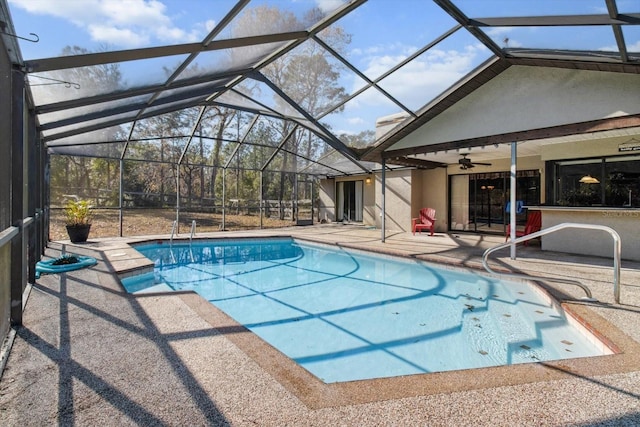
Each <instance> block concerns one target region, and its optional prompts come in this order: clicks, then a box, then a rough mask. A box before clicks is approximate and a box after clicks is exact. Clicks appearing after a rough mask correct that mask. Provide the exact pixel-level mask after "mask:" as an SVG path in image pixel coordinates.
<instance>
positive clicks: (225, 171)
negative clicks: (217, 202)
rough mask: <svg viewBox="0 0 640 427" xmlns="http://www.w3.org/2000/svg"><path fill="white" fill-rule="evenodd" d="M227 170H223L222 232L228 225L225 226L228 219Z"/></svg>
mask: <svg viewBox="0 0 640 427" xmlns="http://www.w3.org/2000/svg"><path fill="white" fill-rule="evenodd" d="M226 178H227V168H224V169H222V231H224V230H225V228H226V225H225V220H226V219H227V218H226V213H227V208H226V206H227V180H226ZM213 191H214V194H215V191H216V190H215V188H214V189H213Z"/></svg>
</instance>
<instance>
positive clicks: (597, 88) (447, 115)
mask: <svg viewBox="0 0 640 427" xmlns="http://www.w3.org/2000/svg"><path fill="white" fill-rule="evenodd" d="M585 88H588V90H585ZM638 99H640V75H635V74H623V73H610V72H602V71H584V70H569V69H562V68H545V67H528V66H512V67H510V68H509V69H507V70H505V71H504V72H502V73H501V74H500V75H499V76H497V77H496V78H494V79H492V80H491V81H489V82H487V83H485V84H484V85H483V86H481V87H480V88H478V89H477V90H475V91H474V92H473V93H471V94H469V95H468V96H466V97H465V98H464V99H463V100H461V101H460V102H458V103H456V104H454V105H452V106H451V107H450V108H448V109H447V110H446V111H444V112H442V113H441V114H440V115H439V116H437V117H435V118H433V119H432V120H431V121H429V122H428V123H427V124H425V125H424V126H422V127H421V128H420V129H418V130H416V131H415V132H413V133H411V134H410V135H407V137H405V138H404V139H402V140H401V141H399V142H398V143H396V144H394V145H393V147H391V149H393V150H396V149H402V148H410V147H420V146H425V145H429V144H437V143H442V142H449V141H459V140H464V139H468V138H477V137H482V136H489V135H499V134H505V133H510V132H519V131H526V130H533V129H544V128H546V127H551V126H560V125H567V124H573V123H580V122H586V121H591V120H600V119H604V118H611V117H623V116H626V115H630V114H639V113H640V102H638ZM461 118H463V119H461Z"/></svg>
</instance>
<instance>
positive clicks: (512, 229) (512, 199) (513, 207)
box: [509, 142, 518, 259]
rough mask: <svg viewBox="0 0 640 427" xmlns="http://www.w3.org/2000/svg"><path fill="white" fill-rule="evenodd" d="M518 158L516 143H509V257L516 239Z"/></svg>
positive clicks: (514, 246) (514, 254)
mask: <svg viewBox="0 0 640 427" xmlns="http://www.w3.org/2000/svg"><path fill="white" fill-rule="evenodd" d="M517 158H518V144H517V143H516V142H512V143H511V172H510V181H511V185H510V188H511V191H510V193H509V196H510V197H509V201H510V203H511V209H509V224H511V227H510V229H509V231H510V233H509V234H510V236H509V239H511V250H510V251H511V259H516V244H515V243H514V240H515V239H516V161H517Z"/></svg>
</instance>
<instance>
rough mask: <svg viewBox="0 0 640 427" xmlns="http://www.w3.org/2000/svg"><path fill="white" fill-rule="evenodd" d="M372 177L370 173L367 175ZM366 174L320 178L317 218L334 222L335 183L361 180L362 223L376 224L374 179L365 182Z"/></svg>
mask: <svg viewBox="0 0 640 427" xmlns="http://www.w3.org/2000/svg"><path fill="white" fill-rule="evenodd" d="M369 177H372V175H369ZM366 179H367V175H361V176H352V177H339V178H335V179H334V178H332V179H321V180H320V207H319V209H318V218H319V220H320V221H323V220H324V221H326V222H335V221H336V183H337V182H340V181H363V185H362V206H363V208H362V224H364V225H375V224H376V208H375V196H376V193H375V188H376V180H375V179H371V182H369V183H367V182H366Z"/></svg>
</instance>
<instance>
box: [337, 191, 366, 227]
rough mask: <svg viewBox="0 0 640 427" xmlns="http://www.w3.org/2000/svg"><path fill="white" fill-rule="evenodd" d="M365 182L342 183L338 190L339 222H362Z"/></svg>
mask: <svg viewBox="0 0 640 427" xmlns="http://www.w3.org/2000/svg"><path fill="white" fill-rule="evenodd" d="M363 184H364V183H363V181H340V182H338V183H337V188H336V196H337V197H336V198H337V207H336V210H337V212H336V218H337V220H338V221H349V222H351V221H353V222H362V210H363V208H362V190H363V188H364V186H363Z"/></svg>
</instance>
